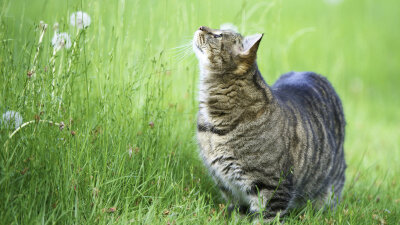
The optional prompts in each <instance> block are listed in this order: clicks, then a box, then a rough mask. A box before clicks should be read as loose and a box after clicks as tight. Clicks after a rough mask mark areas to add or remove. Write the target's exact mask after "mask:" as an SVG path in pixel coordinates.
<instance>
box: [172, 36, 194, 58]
mask: <svg viewBox="0 0 400 225" xmlns="http://www.w3.org/2000/svg"><path fill="white" fill-rule="evenodd" d="M192 43H193V40H191V39H190V40H189V41H185V43H184V44H182V45H179V46H177V47H174V48H171V49H169V50H168V51H169V52H170V54H171V55H172V57H173V59H174V61H175V62H176V63H180V62H182V61H183V60H185V59H186V58H187V57H188V56H190V55H191V54H192V53H193V49H192V45H193V44H192Z"/></svg>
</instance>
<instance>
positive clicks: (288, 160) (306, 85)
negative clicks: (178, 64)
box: [193, 26, 346, 221]
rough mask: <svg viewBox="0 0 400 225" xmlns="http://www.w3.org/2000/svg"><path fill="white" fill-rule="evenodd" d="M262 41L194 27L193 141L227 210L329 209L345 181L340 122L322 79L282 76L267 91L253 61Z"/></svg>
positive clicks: (268, 215)
mask: <svg viewBox="0 0 400 225" xmlns="http://www.w3.org/2000/svg"><path fill="white" fill-rule="evenodd" d="M262 37H263V35H261V34H255V35H252V36H248V37H243V36H242V35H240V34H239V33H236V32H234V31H232V30H214V29H211V28H208V27H204V26H202V27H200V28H199V29H198V30H197V31H196V32H195V35H194V40H193V49H194V51H195V53H196V56H197V58H198V60H199V64H200V87H199V92H200V93H199V112H198V118H197V119H198V121H197V140H198V144H199V147H200V155H201V157H202V159H203V160H204V163H205V165H206V166H207V168H208V170H209V172H210V174H211V176H212V177H213V179H214V180H215V182H216V184H217V185H218V187H219V188H220V189H221V192H222V194H223V196H224V198H226V199H227V200H228V201H229V202H230V203H231V204H230V206H229V207H228V210H229V212H232V210H237V211H239V212H240V213H246V214H251V215H258V216H260V214H261V215H262V217H263V218H264V219H265V220H266V221H269V220H271V219H273V218H274V217H275V216H276V215H277V214H278V213H279V214H280V216H283V215H285V214H286V213H287V212H288V210H289V209H291V208H294V207H298V206H301V205H302V204H304V203H306V202H307V201H308V200H311V201H312V202H313V204H314V205H315V206H316V207H323V206H327V205H329V206H335V205H336V203H337V202H338V201H339V199H340V195H341V192H342V189H343V185H344V182H345V169H346V162H345V159H344V152H343V142H344V135H345V130H344V128H345V120H344V115H343V109H342V104H341V101H340V99H339V97H338V95H337V94H336V92H335V90H334V89H333V87H332V86H331V84H330V83H329V81H328V80H327V79H326V78H324V77H322V76H320V75H317V74H315V73H312V72H290V73H287V74H284V75H283V76H281V77H280V78H279V79H278V81H277V82H276V83H275V84H274V85H273V86H268V85H267V84H266V82H265V81H264V80H263V78H262V76H261V73H260V71H259V70H258V67H257V63H256V56H257V50H258V46H259V44H260V41H261V39H262Z"/></svg>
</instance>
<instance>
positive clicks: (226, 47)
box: [193, 26, 263, 74]
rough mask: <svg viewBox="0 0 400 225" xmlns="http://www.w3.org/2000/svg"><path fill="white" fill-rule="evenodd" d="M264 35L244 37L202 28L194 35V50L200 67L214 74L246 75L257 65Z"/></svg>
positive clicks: (227, 31) (233, 33)
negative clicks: (258, 51)
mask: <svg viewBox="0 0 400 225" xmlns="http://www.w3.org/2000/svg"><path fill="white" fill-rule="evenodd" d="M262 36H263V35H262V34H255V35H251V36H248V37H243V36H242V35H240V34H239V33H236V32H234V31H232V30H214V29H211V28H208V27H204V26H201V27H200V28H199V29H198V30H197V31H196V32H195V34H194V39H193V50H194V52H195V53H196V56H197V58H198V59H199V63H200V67H202V68H204V69H207V70H209V71H212V72H217V73H218V72H221V73H225V72H230V73H236V74H244V73H246V72H247V71H248V70H249V69H250V68H251V67H252V66H253V65H254V64H255V63H256V57H257V49H258V46H259V44H260V41H261V39H262Z"/></svg>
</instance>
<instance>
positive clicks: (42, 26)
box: [31, 23, 47, 75]
mask: <svg viewBox="0 0 400 225" xmlns="http://www.w3.org/2000/svg"><path fill="white" fill-rule="evenodd" d="M40 28H41V29H42V30H41V31H40V37H39V42H38V46H37V48H36V54H35V57H34V58H33V63H32V64H33V68H32V70H31V71H32V73H35V70H36V61H37V58H38V56H39V52H40V47H41V46H42V42H43V36H44V33H46V29H47V24H45V23H44V24H41V25H40ZM32 75H34V74H32Z"/></svg>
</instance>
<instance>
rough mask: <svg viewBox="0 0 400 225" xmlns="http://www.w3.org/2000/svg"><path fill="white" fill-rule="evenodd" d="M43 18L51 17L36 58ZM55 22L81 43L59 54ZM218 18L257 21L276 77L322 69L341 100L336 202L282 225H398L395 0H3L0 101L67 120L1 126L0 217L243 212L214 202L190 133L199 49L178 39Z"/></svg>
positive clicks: (64, 219)
mask: <svg viewBox="0 0 400 225" xmlns="http://www.w3.org/2000/svg"><path fill="white" fill-rule="evenodd" d="M250 2H254V3H250ZM78 10H83V11H85V12H87V13H88V14H89V15H90V16H91V18H92V24H91V25H90V26H89V27H88V28H87V29H85V30H84V31H83V32H81V33H78V32H77V30H76V29H74V28H73V27H72V26H70V25H69V15H70V14H71V13H72V12H75V11H78ZM41 20H43V21H44V22H45V23H48V24H49V27H48V29H47V31H46V32H45V34H44V37H43V42H42V44H41V45H40V46H41V48H40V52H39V55H38V57H37V60H36V61H35V60H34V57H35V54H36V53H37V46H38V40H39V35H40V29H39V28H38V24H39V21H41ZM55 22H58V23H59V24H60V31H62V32H69V33H70V34H71V38H72V41H73V42H74V43H76V44H75V46H74V47H72V48H71V49H68V50H67V49H63V50H61V51H59V52H58V53H57V54H56V56H55V58H52V55H53V52H52V47H51V38H52V37H53V33H54V31H53V30H52V26H53V24H54V23H55ZM225 22H231V23H234V24H236V25H237V26H238V27H239V30H240V31H241V32H242V33H244V34H252V33H256V32H263V33H265V35H264V38H263V41H262V43H261V46H260V50H259V57H258V64H259V67H260V70H261V72H262V74H263V76H264V78H265V80H266V81H267V82H268V83H269V84H273V82H274V81H275V80H276V79H277V78H278V77H279V75H280V74H282V73H285V72H288V71H291V70H296V71H315V72H318V73H321V74H323V75H325V76H327V77H328V79H329V80H330V81H331V82H332V83H333V85H334V87H335V88H336V90H337V92H338V93H339V95H340V96H341V98H342V100H343V104H344V110H345V115H346V119H347V130H346V131H347V134H346V142H345V152H346V159H347V163H348V169H347V172H346V175H347V181H346V186H345V189H344V193H343V201H342V202H341V204H340V205H338V207H337V209H336V210H335V211H326V212H319V211H315V210H312V209H311V207H310V206H308V207H306V208H304V209H303V210H299V211H296V212H293V213H292V214H290V216H289V217H288V218H287V220H286V221H287V224H303V223H306V224H321V223H325V224H380V223H387V224H398V223H399V221H400V175H399V174H400V166H399V162H400V110H399V109H400V101H399V99H398V98H399V96H400V89H399V87H398V86H399V85H400V76H399V72H400V63H399V62H400V41H399V40H400V30H399V27H400V4H399V3H398V1H397V0H386V1H372V0H352V1H350V0H344V1H343V3H342V4H339V5H329V4H326V3H325V2H324V1H323V0H305V1H297V0H270V1H245V0H242V1H235V2H234V3H233V2H231V1H228V0H225V1H217V2H215V1H211V0H203V1H177V0H175V1H172V0H171V1H167V0H164V1H155V0H152V1H138V0H136V1H124V0H121V1H75V0H69V1H45V0H32V1H25V0H3V1H1V2H0V112H1V113H4V112H5V111H7V110H14V111H18V112H20V113H21V115H22V117H23V119H24V122H28V121H31V120H34V121H35V120H36V121H38V120H39V119H40V120H50V121H53V122H55V123H60V122H63V123H65V128H64V129H63V130H60V129H59V126H57V125H54V124H53V125H51V124H50V123H45V122H33V123H31V124H29V125H27V126H25V127H24V128H22V129H21V130H19V131H18V132H17V133H16V134H15V135H14V136H13V137H12V138H11V139H9V135H10V134H11V133H12V132H13V130H12V129H9V128H7V127H5V126H2V127H1V128H0V149H1V150H0V221H1V222H0V223H2V224H37V223H42V224H54V223H56V224H97V223H100V224H106V223H107V224H113V223H116V224H118V223H120V224H128V223H130V222H131V223H133V224H139V223H140V224H168V223H169V224H205V223H211V224H239V223H249V220H247V219H240V218H237V217H235V218H232V219H229V218H227V217H226V216H225V215H224V210H221V209H223V208H224V205H221V204H225V202H224V201H223V200H222V199H221V197H220V195H219V193H218V190H217V188H216V187H215V186H214V184H213V182H212V181H211V179H210V177H209V176H208V174H207V172H206V170H205V168H204V167H203V165H202V162H201V160H200V159H199V157H198V152H197V144H196V141H195V138H194V136H195V124H196V110H197V100H196V98H197V97H196V96H197V84H198V65H197V60H196V59H195V57H194V55H193V54H191V55H188V56H187V57H185V58H183V59H182V60H181V59H180V55H179V54H178V55H177V54H175V52H174V51H173V50H171V49H172V48H174V47H176V46H179V45H182V44H185V43H188V41H189V39H190V38H191V36H192V34H193V33H194V31H195V30H196V29H197V28H198V27H199V26H200V25H207V26H211V27H219V25H220V24H221V23H225ZM52 60H54V61H52ZM52 62H54V65H53V63H52ZM32 68H35V69H34V75H33V76H32V77H31V78H28V76H27V73H28V71H31V70H32ZM53 76H54V82H55V87H54V88H52V82H53ZM53 92H54V96H53V97H52V93H53ZM149 123H153V124H154V126H150V125H149ZM72 131H73V132H72ZM72 133H74V135H72ZM130 148H131V149H132V155H131V156H130V155H129V149H130Z"/></svg>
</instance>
